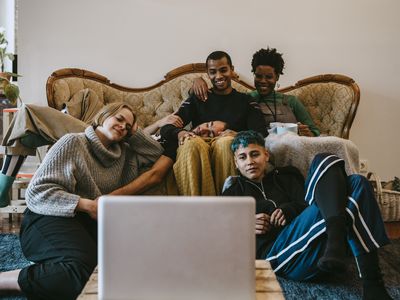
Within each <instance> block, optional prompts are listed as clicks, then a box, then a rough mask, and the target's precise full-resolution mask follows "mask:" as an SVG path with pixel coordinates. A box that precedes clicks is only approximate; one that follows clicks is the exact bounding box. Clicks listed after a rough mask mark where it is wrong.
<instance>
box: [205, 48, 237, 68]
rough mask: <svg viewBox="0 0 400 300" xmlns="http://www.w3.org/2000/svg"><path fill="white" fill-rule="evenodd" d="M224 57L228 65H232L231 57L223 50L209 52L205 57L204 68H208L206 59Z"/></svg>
mask: <svg viewBox="0 0 400 300" xmlns="http://www.w3.org/2000/svg"><path fill="white" fill-rule="evenodd" d="M224 57H226V60H227V61H228V64H229V66H231V67H232V59H231V57H230V56H229V54H228V53H226V52H224V51H214V52H212V53H210V55H208V56H207V59H206V68H208V61H209V60H218V59H222V58H224Z"/></svg>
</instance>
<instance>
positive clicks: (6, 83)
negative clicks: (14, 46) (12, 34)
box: [0, 27, 19, 105]
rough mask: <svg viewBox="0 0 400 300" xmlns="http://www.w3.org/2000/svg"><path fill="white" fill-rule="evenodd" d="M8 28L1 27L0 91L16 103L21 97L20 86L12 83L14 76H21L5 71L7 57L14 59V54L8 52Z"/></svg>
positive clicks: (11, 101) (12, 102)
mask: <svg viewBox="0 0 400 300" xmlns="http://www.w3.org/2000/svg"><path fill="white" fill-rule="evenodd" d="M5 33H6V30H5V28H4V27H0V70H1V72H0V93H1V94H4V96H5V97H6V98H7V99H8V100H9V101H10V103H11V104H13V105H15V104H16V101H17V99H18V98H19V88H18V86H17V85H15V84H13V83H11V77H12V76H14V77H15V76H19V75H17V74H14V73H10V72H4V62H5V60H6V59H9V60H11V61H12V60H14V55H13V54H12V53H9V52H7V46H8V41H7V39H6V36H5Z"/></svg>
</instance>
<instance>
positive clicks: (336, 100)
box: [46, 64, 360, 138]
mask: <svg viewBox="0 0 400 300" xmlns="http://www.w3.org/2000/svg"><path fill="white" fill-rule="evenodd" d="M199 76H202V77H203V78H204V79H206V80H207V81H208V83H209V80H208V78H207V75H206V73H205V68H204V64H188V65H184V66H182V67H179V68H177V69H175V70H172V71H171V72H169V73H168V74H167V75H166V76H165V80H163V81H161V82H159V83H158V84H155V85H153V86H151V87H147V88H126V87H122V86H119V85H117V84H113V83H111V82H110V80H108V79H107V78H106V77H104V76H101V75H99V74H96V73H93V72H90V71H86V70H81V69H61V70H57V71H55V72H54V73H53V74H52V75H51V76H50V77H49V79H48V81H47V86H46V90H47V100H48V104H49V106H51V107H54V108H56V109H59V110H60V109H61V108H62V105H63V104H64V103H65V102H67V101H68V100H69V99H70V98H71V97H72V96H73V95H74V94H75V93H77V92H79V91H81V90H82V89H85V88H90V89H92V90H93V91H94V92H95V93H96V94H97V96H98V97H99V99H100V101H102V102H103V103H104V104H107V103H110V102H119V101H126V102H128V103H129V104H131V105H132V106H133V107H134V108H136V113H137V115H138V121H139V125H140V126H147V125H149V124H151V123H153V122H154V121H156V120H158V119H160V118H162V117H163V116H165V115H167V114H170V113H172V112H173V111H175V110H176V109H177V108H178V107H179V105H180V103H181V102H182V100H184V99H185V98H187V96H188V91H189V89H190V87H191V86H192V82H193V79H194V78H196V77H199ZM233 87H234V88H235V89H237V90H239V91H241V92H247V91H249V90H251V89H252V87H251V86H250V85H248V84H246V83H245V82H242V81H240V80H236V81H234V82H233ZM280 91H281V92H285V93H288V94H293V95H296V96H298V97H299V99H300V100H301V101H302V102H303V103H304V105H305V106H306V107H307V109H308V111H309V112H310V114H311V116H312V118H313V120H314V122H315V123H316V125H317V126H318V128H319V129H320V130H321V133H323V134H327V135H335V136H338V137H343V138H348V137H349V131H350V128H351V125H352V122H353V120H354V116H355V113H356V111H357V106H358V102H359V98H360V92H359V88H358V86H357V84H356V83H355V82H354V80H352V79H351V78H349V77H346V76H343V75H319V76H314V77H311V78H307V79H305V80H301V81H299V82H297V83H296V84H295V85H294V86H291V87H288V88H284V89H281V90H280Z"/></svg>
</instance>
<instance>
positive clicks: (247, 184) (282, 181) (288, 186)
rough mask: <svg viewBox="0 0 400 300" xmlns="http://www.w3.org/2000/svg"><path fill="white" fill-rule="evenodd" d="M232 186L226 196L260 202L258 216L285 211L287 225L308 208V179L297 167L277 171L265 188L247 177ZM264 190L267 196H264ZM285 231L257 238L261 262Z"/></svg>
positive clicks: (276, 229) (274, 230)
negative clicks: (249, 197) (305, 184)
mask: <svg viewBox="0 0 400 300" xmlns="http://www.w3.org/2000/svg"><path fill="white" fill-rule="evenodd" d="M230 181H231V182H228V183H227V185H229V183H230V184H231V185H230V186H229V187H228V188H227V189H226V190H225V191H224V192H223V195H224V196H251V197H253V198H254V199H255V200H256V213H257V214H258V213H266V214H268V215H271V214H272V212H273V211H274V210H275V209H276V208H280V209H282V211H283V213H284V215H285V218H286V224H288V223H290V222H291V221H292V220H293V219H294V218H296V217H297V216H298V215H299V214H300V213H301V212H302V211H303V210H304V209H305V208H306V207H307V203H306V202H305V201H304V178H303V176H302V175H301V173H300V171H299V170H297V169H296V168H294V167H282V168H275V169H274V170H273V171H271V172H269V173H268V174H267V175H266V176H264V178H263V181H262V186H261V184H257V183H255V182H252V181H251V180H249V179H247V178H245V177H243V176H236V177H231V179H230ZM262 188H264V192H265V196H266V198H267V199H265V198H264V196H263V193H262ZM281 230H282V228H279V227H273V228H272V230H271V231H269V232H267V233H266V234H262V235H260V234H259V235H257V236H256V241H257V258H261V257H263V256H264V254H265V252H266V251H267V250H268V249H269V248H270V247H271V246H272V244H273V242H274V241H275V238H276V237H277V235H278V234H279V232H280V231H281Z"/></svg>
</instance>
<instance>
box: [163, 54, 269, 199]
mask: <svg viewBox="0 0 400 300" xmlns="http://www.w3.org/2000/svg"><path fill="white" fill-rule="evenodd" d="M206 67H207V74H208V76H209V78H210V80H211V83H212V85H213V88H212V89H211V90H210V91H209V97H208V100H207V101H206V102H203V101H201V100H199V99H198V98H197V97H196V96H195V95H191V96H190V97H189V98H188V99H187V100H185V101H184V102H183V103H182V105H181V107H180V108H179V110H178V112H177V113H176V115H178V116H179V117H180V118H181V119H182V121H183V124H184V126H186V125H187V124H189V123H190V122H191V123H192V128H194V127H196V126H198V125H200V124H202V123H208V124H210V127H212V126H213V124H217V123H218V121H220V122H224V123H226V124H227V125H226V130H224V131H222V132H217V133H216V134H215V135H218V137H211V139H210V138H208V139H207V138H206V139H204V138H200V137H198V136H196V134H195V133H194V132H192V131H186V130H185V129H182V128H178V127H175V126H174V125H166V126H164V127H162V128H161V135H162V136H163V138H165V139H166V140H169V141H175V142H176V143H179V145H180V146H179V148H178V152H177V160H176V163H175V165H174V173H175V178H176V181H177V186H178V191H179V193H180V194H183V195H216V194H220V192H221V189H222V185H223V182H224V180H225V178H226V177H227V176H229V175H233V174H235V172H236V171H235V166H234V163H233V157H232V154H231V153H230V149H229V147H230V143H231V140H232V135H234V134H235V132H236V131H241V130H247V129H252V130H255V131H258V132H260V133H261V134H263V135H265V134H266V132H265V124H264V119H263V116H262V113H261V111H260V110H259V109H258V108H257V107H256V104H255V103H253V104H252V103H251V102H252V98H251V97H250V96H248V95H246V94H243V93H240V92H238V91H236V90H235V89H233V88H232V85H231V80H232V78H233V77H234V67H233V65H232V60H231V58H230V56H229V55H228V54H227V53H225V52H223V51H215V52H213V53H211V54H210V55H209V56H208V57H207V60H206ZM212 129H213V128H211V130H210V131H211V132H215V130H212Z"/></svg>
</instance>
